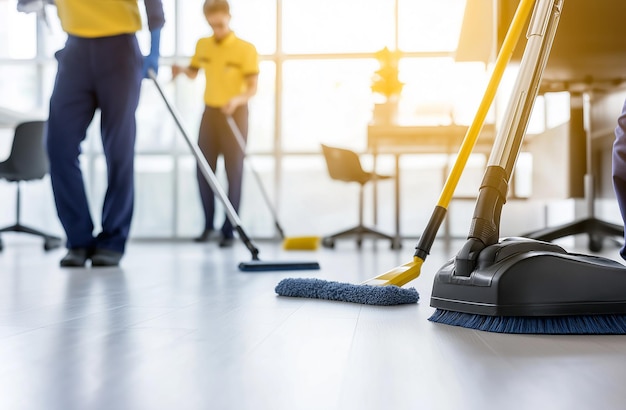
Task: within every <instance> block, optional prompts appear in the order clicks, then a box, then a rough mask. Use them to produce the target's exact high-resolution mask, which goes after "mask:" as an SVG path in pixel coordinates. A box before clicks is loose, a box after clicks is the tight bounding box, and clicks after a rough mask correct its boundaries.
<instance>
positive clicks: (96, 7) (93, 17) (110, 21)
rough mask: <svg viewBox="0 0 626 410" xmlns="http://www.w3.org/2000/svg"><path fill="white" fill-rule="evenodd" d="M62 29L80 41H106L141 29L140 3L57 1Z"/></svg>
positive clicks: (124, 0) (129, 0) (102, 0)
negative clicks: (92, 38)
mask: <svg viewBox="0 0 626 410" xmlns="http://www.w3.org/2000/svg"><path fill="white" fill-rule="evenodd" d="M55 3H56V6H57V11H58V13H59V19H60V20H61V27H63V30H64V31H65V32H66V33H68V34H71V35H74V36H78V37H107V36H114V35H118V34H126V33H134V32H136V31H138V30H140V29H141V15H140V14H139V7H138V5H137V0H55Z"/></svg>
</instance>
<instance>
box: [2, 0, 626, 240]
mask: <svg viewBox="0 0 626 410" xmlns="http://www.w3.org/2000/svg"><path fill="white" fill-rule="evenodd" d="M202 3H203V2H202V1H201V0H184V1H183V0H167V1H164V6H165V8H166V10H165V12H166V18H167V24H166V26H165V28H164V29H163V32H162V40H161V56H162V58H161V71H160V75H159V76H160V79H161V81H162V82H163V84H165V88H166V91H167V92H168V93H169V94H170V95H171V97H172V98H173V99H174V101H175V103H176V105H177V106H178V108H179V111H180V112H181V113H182V115H183V117H184V120H185V122H186V125H187V128H188V130H189V131H190V134H191V135H193V136H195V133H196V131H195V130H197V129H198V122H199V119H200V117H201V112H202V109H203V106H202V93H203V90H204V84H203V81H204V80H203V79H202V78H201V77H202V76H199V78H198V79H196V80H195V81H191V80H188V79H185V78H178V79H176V80H175V81H173V82H172V81H170V78H171V77H170V72H169V65H171V64H173V63H175V62H176V63H180V64H185V63H187V62H188V60H189V57H190V56H191V55H192V54H193V51H194V47H195V44H196V41H197V39H198V38H200V37H202V36H207V35H210V32H209V29H208V27H207V25H206V23H205V21H204V17H203V14H202ZM490 3H494V2H485V4H487V5H488V7H485V8H484V12H485V13H486V14H485V15H484V16H483V17H482V18H490V17H489V16H491V18H492V19H493V15H494V14H493V10H494V9H493V8H492V7H491V6H490ZM491 5H493V4H491ZM231 6H232V15H233V19H232V28H233V29H234V31H235V32H236V33H237V35H238V36H239V37H241V38H243V39H245V40H248V41H250V42H252V43H254V44H255V45H256V47H257V50H258V51H259V53H260V54H261V74H260V77H259V87H258V94H257V96H255V97H254V99H253V100H252V101H251V108H250V112H251V116H250V135H249V145H248V153H249V154H250V159H251V161H252V162H253V164H254V167H255V168H256V169H257V171H259V172H260V174H261V176H262V178H263V183H264V184H265V186H266V188H267V189H268V190H269V192H270V194H271V199H272V201H273V202H274V204H275V206H276V207H277V209H278V215H279V218H280V220H281V223H282V225H283V226H284V227H285V228H286V230H287V231H288V234H293V235H301V234H311V235H323V234H325V233H329V232H332V231H335V230H336V228H337V227H338V226H342V225H344V224H346V225H349V223H347V222H345V221H352V220H356V215H355V209H356V206H355V203H356V198H357V190H358V187H350V186H344V185H342V184H338V183H336V182H334V181H332V180H331V179H330V178H329V177H328V175H327V172H326V168H325V163H324V158H323V156H322V154H321V148H320V144H321V143H329V144H332V145H336V146H342V147H345V148H349V149H353V150H356V151H357V152H360V153H364V154H367V153H368V124H371V123H372V122H373V121H374V107H375V106H376V104H379V103H381V102H382V100H381V96H380V95H378V94H377V93H375V92H373V91H372V79H373V75H374V73H375V72H376V71H377V70H378V69H379V67H380V66H379V63H380V62H379V61H378V59H377V56H378V55H379V54H378V53H379V52H380V51H381V50H383V49H384V48H385V47H386V48H388V49H389V50H394V51H396V50H399V51H400V60H399V65H398V68H399V80H400V81H401V82H402V83H403V84H404V86H403V89H402V92H401V95H400V97H399V99H398V101H397V112H396V113H394V120H393V122H394V124H396V125H398V126H402V125H424V126H449V125H451V124H456V125H468V124H469V123H470V122H471V121H472V119H473V116H474V113H475V110H476V107H477V105H478V102H479V101H480V98H481V97H482V93H483V91H484V87H485V85H486V81H487V80H488V78H489V73H490V68H491V62H492V61H493V58H494V55H495V54H494V53H495V52H494V50H496V49H497V45H498V34H497V30H496V26H497V25H496V24H493V25H492V26H490V25H487V26H486V27H487V30H486V32H485V33H478V32H477V33H474V34H475V35H476V36H482V37H479V38H476V40H475V41H474V40H473V38H472V37H471V35H472V33H471V30H470V32H467V33H465V34H466V35H465V36H463V38H465V45H462V44H460V43H459V38H460V37H461V36H460V34H461V31H462V29H463V27H462V26H463V24H462V23H463V16H464V13H465V12H466V1H465V0H439V1H436V2H433V1H429V0H342V1H340V2H337V1H331V0H324V1H312V0H310V1H309V0H298V1H281V0H233V1H232V2H231ZM55 12H56V10H55V9H54V8H53V7H48V13H47V21H48V23H45V22H44V20H42V19H37V18H36V16H35V15H34V14H28V15H27V14H23V13H18V12H17V11H16V1H15V0H0V90H1V92H0V110H1V111H0V113H1V114H2V121H3V124H4V125H5V126H4V127H3V128H2V129H1V130H0V158H4V157H6V155H8V151H9V149H10V144H11V138H10V137H11V135H12V132H13V130H12V129H11V127H10V125H11V121H14V119H15V118H22V117H24V118H30V117H42V116H44V115H45V113H46V112H47V105H48V100H49V96H50V93H51V89H52V85H53V81H54V75H55V72H56V61H55V59H54V53H55V51H56V50H58V49H60V48H61V47H62V45H63V43H64V39H65V34H64V33H63V31H62V30H61V28H60V26H59V23H58V20H57V18H56V15H55ZM490 13H491V14H490ZM357 16H358V18H355V17H357ZM140 36H144V37H140V40H141V41H142V46H143V47H144V48H145V47H147V46H148V44H149V39H148V37H147V33H146V32H143V33H140ZM485 36H486V37H485ZM468 40H469V41H468ZM485 41H486V42H485ZM472 43H474V44H482V49H481V50H464V52H463V53H461V50H460V47H461V46H463V47H467V45H468V44H470V45H471V44H472ZM485 44H486V45H487V47H485ZM470 48H471V47H470ZM144 51H146V52H147V50H144ZM514 75H515V67H512V68H509V69H508V71H507V74H506V75H505V79H504V90H505V91H504V92H499V94H498V98H497V101H496V104H495V105H494V107H493V109H492V112H491V113H490V115H489V117H488V119H487V122H488V123H489V124H491V126H493V125H494V124H496V125H497V121H498V118H499V115H500V114H501V113H502V112H503V111H504V107H505V105H506V103H507V95H506V89H507V87H510V86H511V83H512V81H513V79H514ZM120 98H122V97H121V96H120ZM620 106H621V102H620V103H617V104H616V105H615V107H614V108H615V110H616V112H615V117H616V116H617V114H618V113H619V108H620ZM569 116H570V98H569V94H568V93H567V92H564V91H561V90H557V92H551V93H547V94H544V95H541V96H540V97H539V98H538V100H537V103H536V105H535V110H534V113H533V118H532V120H531V123H530V125H529V129H528V134H529V141H531V142H532V144H534V147H536V148H535V149H534V150H533V145H529V148H528V149H527V150H525V151H524V152H523V153H522V154H521V155H520V157H519V160H518V166H517V171H516V175H515V184H514V189H513V190H512V192H511V197H512V200H511V201H510V205H508V206H507V207H505V213H506V212H515V213H517V215H520V216H521V217H519V218H503V226H502V229H503V235H514V234H519V233H520V232H521V231H528V230H529V229H535V228H541V227H543V226H546V225H548V224H549V225H552V224H555V223H560V222H566V221H568V220H571V219H572V218H573V217H574V216H575V215H574V214H575V213H576V211H575V209H576V206H575V205H574V204H573V203H571V204H570V203H569V202H568V201H570V200H571V199H572V198H573V196H572V192H571V190H570V189H569V188H568V187H569V185H568V183H567V182H566V181H567V180H568V178H569V174H568V172H567V166H566V164H567V161H568V152H567V150H566V149H562V150H559V146H560V147H561V148H564V147H565V145H560V144H561V142H563V143H565V141H567V139H568V137H567V127H566V124H567V122H568V120H569ZM137 121H138V139H137V146H136V148H137V156H136V208H135V214H134V219H133V225H132V229H131V237H132V238H134V239H188V238H191V237H192V236H193V235H196V234H197V233H198V231H199V229H200V228H201V224H202V217H201V211H200V200H199V197H198V192H197V187H196V184H195V177H194V172H195V168H194V167H195V163H194V160H193V158H192V156H191V154H190V153H189V151H188V149H187V147H186V146H185V144H184V142H183V141H182V139H181V138H180V136H179V135H177V131H176V128H175V125H174V123H173V121H172V120H171V118H170V117H169V115H168V114H167V111H166V108H165V106H164V104H163V102H162V101H161V100H160V99H159V97H158V94H157V92H156V90H155V88H154V85H153V84H152V83H151V82H150V81H147V80H145V81H144V84H143V89H142V96H141V101H140V105H139V109H138V111H137ZM547 135H549V136H550V139H548V138H546V136H547ZM535 136H539V137H537V138H536V139H533V138H534V137H535ZM542 138H543V139H542ZM551 147H556V150H554V149H553V148H551ZM453 152H454V151H452V153H453ZM538 152H539V153H540V154H539V155H538V154H537V153H538ZM542 152H543V154H541V153H542ZM546 159H548V161H546ZM81 160H82V161H81V165H82V167H83V171H84V176H85V178H86V179H88V184H87V186H88V187H89V189H90V191H89V192H88V195H89V197H90V200H91V205H92V207H94V212H93V214H94V215H99V212H98V211H97V209H99V207H100V206H101V202H102V197H103V195H104V188H105V175H106V169H105V162H104V156H103V154H102V147H101V143H100V138H99V128H98V121H95V122H94V124H93V125H92V127H91V128H90V130H89V135H88V138H87V139H86V141H85V142H84V144H83V154H82V158H81ZM362 160H363V161H364V163H365V164H366V165H372V162H373V158H372V157H371V155H364V156H363V159H362ZM453 160H454V156H453V155H451V152H438V153H437V152H428V153H425V152H419V150H416V151H415V152H412V151H411V150H409V149H407V150H406V152H403V155H402V156H401V157H400V159H399V161H400V163H399V165H400V167H401V170H402V171H401V172H402V179H401V186H400V192H401V193H402V195H401V209H402V211H401V215H400V225H401V227H402V235H403V236H404V237H416V236H419V234H420V233H421V231H422V229H423V227H424V226H425V224H426V221H427V219H428V217H429V216H430V211H431V209H432V206H433V204H434V203H435V202H436V200H437V198H438V195H439V192H440V190H441V187H442V184H443V181H444V178H445V176H446V170H447V166H448V165H449V164H451V163H452V161H453ZM485 164H486V156H485V155H473V156H472V158H471V160H470V163H469V165H468V168H467V170H466V172H465V174H464V176H463V179H462V180H461V183H460V184H459V188H458V189H457V196H458V197H459V198H461V199H462V198H466V199H467V198H469V199H471V198H473V196H474V195H475V194H476V192H477V189H478V184H479V182H480V179H481V177H482V172H483V169H484V165H485ZM376 166H377V168H378V170H379V171H381V172H387V173H393V172H394V155H391V154H386V153H385V152H381V155H379V156H378V157H377V160H376ZM218 174H219V176H220V178H222V181H223V180H224V178H223V173H222V172H219V173H218ZM538 181H539V182H540V183H538ZM31 185H32V186H30V187H29V189H28V191H27V192H24V196H25V198H24V200H23V217H24V218H25V219H26V218H27V219H28V220H29V222H30V223H31V224H35V225H37V226H40V227H42V228H44V229H47V230H49V231H52V232H56V233H60V232H62V231H61V230H60V225H59V223H58V221H57V219H56V215H55V211H54V205H53V199H52V193H51V188H50V184H49V180H47V179H46V180H44V181H43V182H39V183H33V184H31ZM368 189H370V188H368ZM605 191H607V189H605ZM369 192H370V191H368V195H370V194H369ZM607 192H608V191H607ZM14 195H15V193H14V190H13V189H12V188H11V187H10V186H9V184H8V183H5V182H0V197H2V198H7V201H6V203H7V204H13V203H14V201H13V199H12V198H13V196H14ZM607 195H608V196H609V197H610V192H609V193H608V194H607ZM393 196H394V192H393V185H392V184H385V183H381V184H379V185H378V186H377V197H378V208H377V212H376V220H377V226H378V227H379V228H380V229H381V230H384V231H388V232H393V230H394V203H393ZM578 196H579V197H580V195H578ZM369 197H371V196H369ZM243 198H244V199H243V202H242V206H241V210H240V213H241V218H242V220H243V223H244V226H246V228H247V230H248V231H249V233H250V234H251V235H252V236H254V237H255V238H275V237H276V232H275V229H274V224H273V222H272V218H271V214H270V212H269V211H268V210H267V208H266V207H265V206H264V203H263V202H262V198H261V193H260V191H259V189H258V187H257V186H256V185H255V184H254V180H253V179H252V178H250V177H249V174H245V176H244V194H243ZM528 198H530V199H531V200H532V201H531V200H528ZM515 199H520V201H521V202H519V203H516V201H515ZM3 202H4V201H3ZM554 204H561V205H563V204H565V205H564V207H557V208H556V210H553V209H552V208H551V207H553V206H554ZM370 205H371V204H368V206H366V218H368V220H371V219H372V218H373V217H374V215H372V213H373V209H374V208H373V207H372V206H370ZM9 208H10V207H3V208H2V210H1V211H0V225H5V224H8V223H11V220H12V218H13V217H14V210H13V209H9ZM607 209H608V210H607V211H606V212H605V214H606V215H607V218H609V219H612V220H613V221H616V222H618V221H619V214H618V213H617V212H616V211H615V208H614V207H613V204H612V201H608V204H607ZM564 210H565V211H564ZM472 211H473V202H472V201H467V200H459V201H456V202H453V204H452V205H451V207H450V214H449V220H450V221H449V225H448V226H447V228H446V229H448V231H447V232H448V233H450V234H451V235H453V236H458V237H463V236H464V235H465V234H466V232H467V226H468V224H469V222H470V219H471V212H472ZM600 211H601V212H602V209H601V210H600ZM96 223H97V221H96ZM217 223H219V222H217Z"/></svg>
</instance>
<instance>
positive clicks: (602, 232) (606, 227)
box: [522, 218, 624, 252]
mask: <svg viewBox="0 0 626 410" xmlns="http://www.w3.org/2000/svg"><path fill="white" fill-rule="evenodd" d="M578 234H587V235H588V236H589V250H590V251H591V252H600V251H601V250H602V245H603V240H604V238H612V239H614V240H615V238H616V237H617V238H624V228H623V227H622V226H621V225H616V224H613V223H610V222H605V221H602V220H600V219H597V218H586V219H581V220H578V221H574V222H570V223H566V224H563V225H559V226H556V227H553V228H545V229H540V230H538V231H534V232H529V233H527V234H525V235H522V236H524V237H526V238H530V239H536V240H539V241H545V242H552V241H553V240H555V239H559V238H563V237H566V236H572V235H578ZM615 242H616V243H617V244H618V245H619V246H622V244H621V243H619V241H617V240H615Z"/></svg>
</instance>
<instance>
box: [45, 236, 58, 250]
mask: <svg viewBox="0 0 626 410" xmlns="http://www.w3.org/2000/svg"><path fill="white" fill-rule="evenodd" d="M60 246H61V240H60V239H58V238H46V240H45V242H44V243H43V249H44V250H45V251H51V250H52V249H56V248H59V247H60Z"/></svg>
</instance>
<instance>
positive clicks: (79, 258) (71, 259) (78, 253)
mask: <svg viewBox="0 0 626 410" xmlns="http://www.w3.org/2000/svg"><path fill="white" fill-rule="evenodd" d="M87 259H89V251H88V250H87V249H85V248H74V249H68V250H67V255H65V256H64V257H63V259H61V266H63V267H66V268H81V267H83V266H85V262H87Z"/></svg>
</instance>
